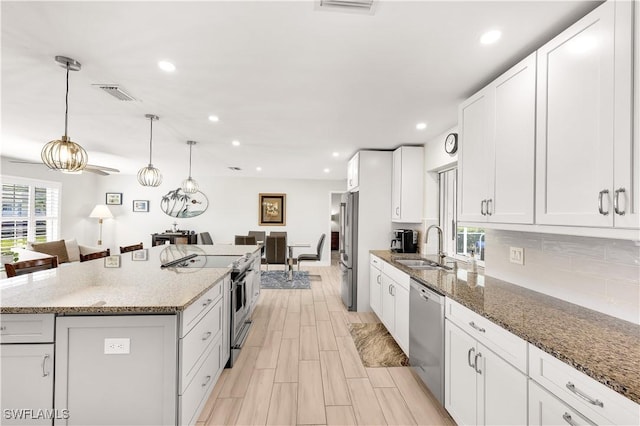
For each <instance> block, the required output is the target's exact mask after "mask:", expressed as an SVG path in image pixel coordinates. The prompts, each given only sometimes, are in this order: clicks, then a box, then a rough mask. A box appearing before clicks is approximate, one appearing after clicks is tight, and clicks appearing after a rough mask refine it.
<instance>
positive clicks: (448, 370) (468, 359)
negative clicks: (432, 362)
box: [444, 320, 477, 425]
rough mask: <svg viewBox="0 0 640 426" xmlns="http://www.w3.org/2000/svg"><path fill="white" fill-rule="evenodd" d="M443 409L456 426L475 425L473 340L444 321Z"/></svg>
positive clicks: (474, 348)
mask: <svg viewBox="0 0 640 426" xmlns="http://www.w3.org/2000/svg"><path fill="white" fill-rule="evenodd" d="M444 343H445V346H444V348H445V349H444V356H445V362H444V366H445V379H444V380H445V385H444V388H445V398H444V406H445V408H446V409H447V411H448V412H449V414H451V416H452V417H453V419H454V420H455V421H456V423H457V424H459V425H475V424H477V422H476V418H477V415H476V413H477V409H476V400H477V391H476V377H477V373H476V371H475V369H474V368H473V362H474V357H475V355H476V341H475V339H473V338H472V337H471V336H469V335H468V334H467V333H465V332H464V331H462V330H460V329H459V328H458V327H457V326H456V325H454V324H453V323H452V322H451V321H449V320H445V339H444Z"/></svg>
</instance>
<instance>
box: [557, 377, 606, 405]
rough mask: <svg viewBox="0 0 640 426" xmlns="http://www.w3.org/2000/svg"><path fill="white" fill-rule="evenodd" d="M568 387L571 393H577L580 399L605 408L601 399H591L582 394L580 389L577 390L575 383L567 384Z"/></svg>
mask: <svg viewBox="0 0 640 426" xmlns="http://www.w3.org/2000/svg"><path fill="white" fill-rule="evenodd" d="M566 386H567V389H569V390H570V391H571V392H573V393H575V394H576V395H578V396H579V397H580V398H582V399H584V400H585V401H587V402H588V403H589V404H593V405H597V406H598V407H604V403H603V402H602V401H600V400H599V399H593V398H591V397H590V396H589V395H587V394H586V393H584V392H582V391H581V390H580V389H578V388H576V385H574V384H573V383H571V382H567V385H566Z"/></svg>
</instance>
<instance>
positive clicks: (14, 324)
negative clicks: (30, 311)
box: [0, 314, 64, 425]
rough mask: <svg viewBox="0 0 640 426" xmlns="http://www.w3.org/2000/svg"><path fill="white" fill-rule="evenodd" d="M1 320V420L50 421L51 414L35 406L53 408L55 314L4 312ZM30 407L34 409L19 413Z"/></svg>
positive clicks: (20, 422)
mask: <svg viewBox="0 0 640 426" xmlns="http://www.w3.org/2000/svg"><path fill="white" fill-rule="evenodd" d="M0 320H1V321H0V327H2V335H1V336H2V337H1V341H2V343H3V345H2V347H1V348H0V376H1V377H2V380H1V386H2V389H1V392H0V411H1V413H0V415H2V424H3V425H27V424H29V425H47V424H48V425H50V424H51V422H52V420H51V418H50V417H47V416H43V415H40V416H39V413H38V410H49V411H50V412H51V410H52V409H53V362H54V359H53V357H54V346H53V329H54V317H53V315H22V314H14V315H7V314H5V315H2V316H1V318H0ZM29 342H31V343H29ZM7 343H19V344H7ZM29 409H31V410H33V412H32V413H28V412H23V413H21V414H20V413H18V412H19V411H20V410H23V411H24V410H29ZM63 415H64V413H62V412H60V416H63Z"/></svg>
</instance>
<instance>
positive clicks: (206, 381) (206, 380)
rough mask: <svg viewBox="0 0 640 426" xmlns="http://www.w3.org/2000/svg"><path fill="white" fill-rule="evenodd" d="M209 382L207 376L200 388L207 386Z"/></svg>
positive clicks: (209, 378)
mask: <svg viewBox="0 0 640 426" xmlns="http://www.w3.org/2000/svg"><path fill="white" fill-rule="evenodd" d="M210 381H211V376H207V377H205V378H204V383H202V387H205V386H207V384H209V382H210Z"/></svg>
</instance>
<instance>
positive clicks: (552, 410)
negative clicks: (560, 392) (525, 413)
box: [529, 380, 594, 426]
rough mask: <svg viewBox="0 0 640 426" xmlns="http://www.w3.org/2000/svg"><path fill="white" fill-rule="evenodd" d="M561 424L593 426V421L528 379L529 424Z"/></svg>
mask: <svg viewBox="0 0 640 426" xmlns="http://www.w3.org/2000/svg"><path fill="white" fill-rule="evenodd" d="M563 424H567V425H571V426H578V425H580V426H582V425H585V426H587V425H588V426H593V424H594V423H593V422H591V421H590V420H589V419H587V418H586V417H584V416H583V415H582V414H580V413H578V412H577V411H575V410H574V409H573V408H571V407H569V406H568V405H567V404H565V403H564V402H562V401H561V400H560V399H558V398H556V397H555V396H553V395H552V394H551V393H549V392H547V391H546V390H544V389H543V388H542V387H541V386H540V385H538V384H537V383H536V382H534V381H533V380H529V425H530V426H552V425H563Z"/></svg>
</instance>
